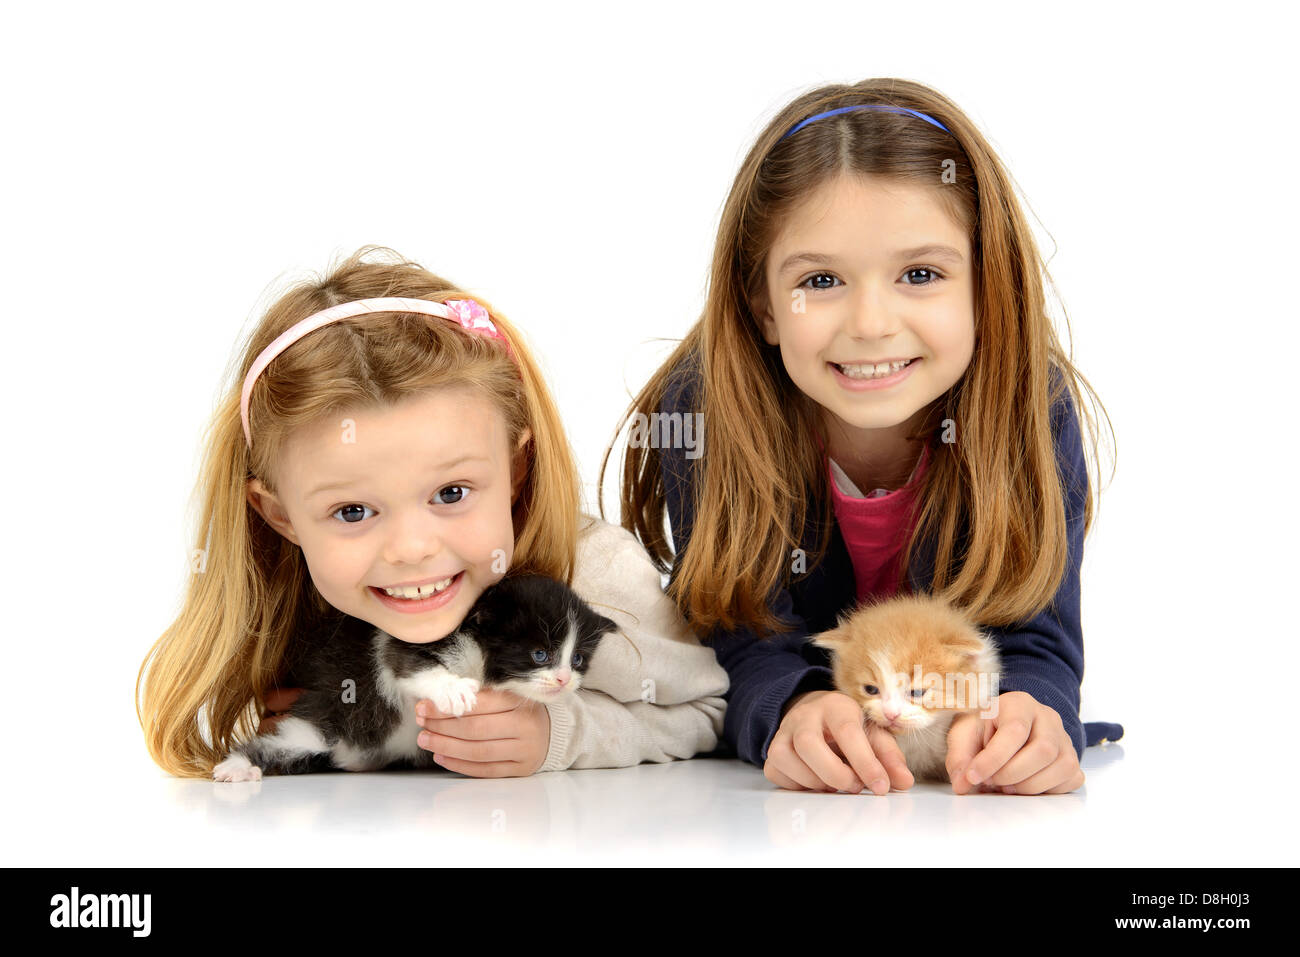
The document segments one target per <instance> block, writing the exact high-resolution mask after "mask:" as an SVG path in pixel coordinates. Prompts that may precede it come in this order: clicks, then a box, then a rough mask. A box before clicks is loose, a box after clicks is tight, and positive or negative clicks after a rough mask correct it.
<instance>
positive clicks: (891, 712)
mask: <svg viewBox="0 0 1300 957" xmlns="http://www.w3.org/2000/svg"><path fill="white" fill-rule="evenodd" d="M880 710H881V711H883V712H884V714H885V720H886V721H893V720H894V719H895V718H897V717H898V715H899V713H900V709H899V708H885V707H882V708H881V709H880Z"/></svg>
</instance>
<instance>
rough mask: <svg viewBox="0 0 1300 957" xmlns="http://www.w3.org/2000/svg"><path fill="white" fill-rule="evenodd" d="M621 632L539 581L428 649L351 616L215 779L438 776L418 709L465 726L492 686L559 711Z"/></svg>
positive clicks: (548, 581) (497, 587) (303, 660)
mask: <svg viewBox="0 0 1300 957" xmlns="http://www.w3.org/2000/svg"><path fill="white" fill-rule="evenodd" d="M617 628H618V626H617V625H616V624H615V623H614V622H613V621H611V620H610V619H608V618H606V617H604V616H603V615H600V614H597V613H596V612H595V611H593V610H592V609H591V608H590V607H588V606H587V604H586V603H585V602H584V601H583V600H582V599H581V598H579V597H578V595H577V594H576V593H575V592H574V591H573V590H572V589H570V588H568V587H567V586H566V585H564V584H563V583H562V582H558V581H556V580H555V579H553V578H547V577H545V576H542V575H520V576H518V577H507V578H503V579H501V580H500V581H499V582H497V583H496V584H494V585H491V586H490V587H488V588H487V589H485V590H484V592H483V594H482V595H480V596H479V599H478V601H476V602H475V603H474V607H473V608H471V609H470V612H469V614H468V615H466V617H465V620H464V621H463V622H462V623H461V625H460V627H459V628H457V629H456V630H455V631H454V632H452V633H451V634H450V635H448V636H447V637H446V638H443V639H441V640H439V641H435V642H430V643H428V644H412V643H409V642H405V641H402V640H400V639H398V638H394V637H393V636H392V635H390V634H388V633H387V632H385V631H382V630H380V629H378V628H376V627H375V626H374V625H371V624H369V623H368V622H365V621H363V620H361V619H359V618H353V617H351V616H344V619H343V621H342V622H341V623H340V625H339V627H338V628H337V629H335V630H334V634H332V635H331V636H330V637H329V638H327V639H326V640H325V641H323V642H321V643H320V644H318V645H312V646H310V648H308V649H307V650H305V651H304V652H303V653H302V655H301V657H300V659H299V660H298V661H297V662H296V663H295V665H294V666H293V668H292V674H293V679H292V681H293V684H294V686H296V687H302V688H303V689H304V690H303V693H302V694H301V695H300V696H299V697H298V699H297V700H296V701H294V703H293V706H292V707H291V708H290V709H289V711H288V712H286V713H285V715H284V717H282V718H280V720H279V722H278V723H277V725H276V727H275V729H274V730H273V731H272V732H269V733H267V734H262V735H258V736H257V737H256V738H254V739H253V740H251V741H249V742H248V743H247V744H244V745H241V746H240V747H238V748H236V749H235V750H234V751H233V752H231V754H230V755H229V756H228V757H227V758H226V759H225V760H224V761H222V762H221V763H220V764H218V765H217V766H216V767H215V768H213V769H212V777H213V779H214V780H216V781H256V780H259V779H260V778H261V777H262V774H263V772H265V773H267V774H301V773H303V772H308V771H319V770H329V769H331V768H342V769H344V770H346V771H373V770H377V769H379V768H384V767H389V766H390V765H403V766H407V767H411V766H414V767H422V768H424V767H429V768H431V767H437V765H436V764H435V763H434V761H433V755H432V754H431V753H430V752H428V751H426V750H425V749H424V748H421V747H420V746H419V745H418V744H417V743H416V739H417V738H418V736H419V734H420V731H421V730H422V729H421V727H420V725H419V724H417V723H416V720H417V719H416V715H415V703H416V702H417V701H419V700H420V699H422V698H428V699H429V700H431V701H432V702H433V703H434V704H436V705H437V706H438V708H439V709H440V710H442V711H444V712H450V713H452V714H454V715H457V716H459V715H462V714H464V713H465V712H467V711H469V710H470V709H471V708H473V707H474V700H475V695H476V693H477V692H478V690H479V689H480V688H483V687H489V688H497V689H501V690H504V691H511V692H513V693H515V694H517V695H519V696H520V697H522V698H528V699H530V700H532V701H537V702H540V703H543V704H545V703H546V702H548V701H554V700H556V699H557V697H559V696H561V695H565V694H572V693H573V692H574V691H576V690H577V689H578V687H580V685H581V684H582V677H583V675H585V674H586V672H587V668H588V667H589V665H590V663H591V657H592V655H593V654H594V653H595V651H596V647H597V646H598V645H599V643H600V641H601V639H602V638H603V637H604V636H605V635H606V634H608V633H609V632H612V631H615V630H617Z"/></svg>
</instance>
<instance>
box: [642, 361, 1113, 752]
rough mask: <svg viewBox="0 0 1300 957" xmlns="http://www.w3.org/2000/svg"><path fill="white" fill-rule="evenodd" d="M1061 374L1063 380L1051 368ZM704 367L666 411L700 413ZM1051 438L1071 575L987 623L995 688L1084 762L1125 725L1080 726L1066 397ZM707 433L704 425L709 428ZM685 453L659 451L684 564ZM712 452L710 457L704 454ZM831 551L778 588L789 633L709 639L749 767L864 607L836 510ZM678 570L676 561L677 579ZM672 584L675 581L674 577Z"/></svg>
mask: <svg viewBox="0 0 1300 957" xmlns="http://www.w3.org/2000/svg"><path fill="white" fill-rule="evenodd" d="M1053 374H1054V375H1059V374H1060V373H1059V372H1057V371H1056V370H1053ZM700 387H701V382H700V378H699V372H698V368H697V367H695V366H690V367H682V368H680V369H679V370H678V371H677V372H675V373H674V374H673V375H672V377H671V378H670V381H669V385H668V387H667V389H666V391H665V394H664V399H663V402H662V403H661V405H660V410H659V411H660V412H661V413H666V414H671V413H674V412H678V413H682V414H683V415H684V414H686V413H694V412H700V411H703V408H704V406H703V403H702V400H701V398H700ZM1052 431H1053V436H1054V438H1055V444H1056V455H1057V461H1058V465H1059V470H1060V471H1061V473H1062V474H1063V476H1064V478H1065V483H1066V484H1065V490H1066V492H1067V495H1066V501H1065V510H1066V524H1067V527H1068V530H1069V540H1070V547H1069V556H1068V560H1067V567H1066V572H1065V575H1064V577H1063V579H1062V581H1061V585H1060V588H1059V589H1058V590H1057V593H1056V596H1055V597H1054V598H1053V600H1052V603H1051V604H1050V605H1049V606H1048V607H1047V608H1045V609H1044V610H1043V611H1041V612H1040V613H1039V614H1037V615H1035V616H1034V617H1033V618H1030V619H1029V620H1027V621H1025V622H1023V623H1020V624H1018V625H1016V626H1015V627H1005V628H997V627H990V626H982V628H983V630H984V631H985V632H986V633H988V634H990V635H991V636H992V637H993V638H994V640H995V641H996V642H997V645H998V649H999V651H1000V653H1001V657H1002V669H1003V674H1002V677H1001V680H1000V681H999V685H998V690H999V691H1000V692H1007V691H1024V692H1027V693H1029V694H1031V695H1033V697H1034V699H1035V700H1037V701H1039V702H1041V703H1043V704H1045V705H1048V706H1049V707H1051V708H1053V709H1054V710H1055V711H1056V712H1057V713H1058V714H1059V715H1060V716H1061V721H1062V722H1063V723H1064V725H1065V730H1066V731H1067V732H1068V733H1069V735H1070V738H1071V740H1072V741H1073V742H1074V749H1075V751H1076V752H1077V753H1078V754H1079V756H1080V757H1082V755H1083V749H1084V747H1085V742H1086V744H1087V745H1093V744H1096V743H1097V742H1098V741H1100V740H1101V739H1102V738H1109V739H1110V740H1112V741H1113V740H1116V739H1118V738H1119V737H1120V736H1121V735H1122V734H1123V733H1124V729H1123V728H1122V727H1120V726H1119V725H1118V724H1110V723H1106V722H1090V723H1088V724H1086V725H1084V724H1082V723H1081V722H1080V720H1079V685H1080V684H1081V683H1082V681H1083V632H1082V630H1081V627H1080V623H1079V564H1080V562H1081V561H1082V558H1083V515H1084V513H1083V509H1084V501H1085V499H1084V496H1085V495H1086V489H1087V473H1086V471H1085V469H1086V466H1085V462H1084V457H1083V443H1082V441H1081V438H1080V432H1079V423H1078V419H1077V417H1076V416H1075V412H1074V407H1073V404H1072V402H1071V400H1070V394H1069V392H1068V390H1067V391H1066V392H1065V393H1064V399H1062V400H1060V401H1058V403H1057V404H1056V405H1055V406H1054V407H1053V409H1052ZM706 433H707V423H706ZM686 451H687V450H686V449H683V448H661V449H660V450H659V455H660V468H661V473H662V477H663V482H664V490H665V497H666V500H667V508H668V521H669V525H670V528H671V530H672V537H673V547H674V551H675V553H676V555H677V556H678V557H680V556H681V555H682V554H684V553H685V550H686V544H687V542H688V541H689V540H690V535H691V525H692V521H693V517H694V515H693V509H692V501H693V499H692V496H691V494H690V492H691V488H690V483H692V482H693V481H694V471H693V470H694V466H695V463H696V462H699V461H700V459H699V458H698V457H696V458H688V457H687V455H686ZM706 454H707V453H706ZM818 521H819V520H818V518H817V517H816V516H813V517H812V518H811V519H810V521H809V526H810V528H809V529H808V532H807V534H806V536H805V538H804V541H803V543H802V545H803V548H804V550H805V552H806V553H807V554H808V555H809V556H812V555H813V554H814V548H815V546H816V542H817V534H818V531H819V529H818V527H817V522H818ZM832 526H833V527H832V529H831V541H830V546H829V548H828V549H827V552H826V555H825V556H824V557H823V559H822V561H821V562H819V563H817V564H816V565H814V566H813V567H812V568H811V569H809V572H808V574H807V575H806V576H804V577H803V578H801V579H800V580H798V581H795V582H793V583H791V584H790V585H789V586H788V587H782V586H780V585H779V584H778V586H777V587H776V588H775V589H774V590H773V592H772V594H771V596H770V597H769V602H768V604H769V607H770V608H771V609H772V611H773V612H774V613H775V614H777V615H778V616H779V617H781V618H782V619H785V620H787V621H789V622H790V623H791V624H792V625H793V626H794V627H793V629H792V630H791V631H788V632H784V633H780V634H777V635H774V636H772V637H769V638H765V639H760V638H758V637H757V635H756V634H755V633H754V632H753V631H750V630H748V629H744V628H742V629H738V630H736V631H731V632H726V631H723V630H721V629H719V630H716V631H715V632H713V633H712V634H710V635H705V636H702V637H703V639H704V641H705V643H706V644H708V645H709V646H710V647H712V648H713V649H714V651H715V653H716V654H717V656H718V662H719V663H720V664H721V665H722V667H723V668H725V669H726V671H727V674H728V675H729V676H730V679H731V687H730V688H729V690H728V691H727V694H726V701H727V711H726V716H725V719H724V723H723V739H724V741H725V742H726V743H727V744H728V745H730V746H731V748H732V749H734V750H735V752H736V754H737V755H738V756H739V757H740V758H742V759H743V760H745V761H748V762H750V763H751V764H755V765H758V766H760V767H761V766H762V765H763V763H764V762H765V761H766V760H767V748H768V745H769V744H770V743H771V741H772V737H773V736H774V735H775V734H776V730H777V728H778V726H779V725H780V723H781V709H782V708H783V707H784V705H785V703H786V702H787V701H789V700H790V698H792V697H793V696H794V695H797V694H801V693H803V692H805V691H812V690H816V689H827V690H829V689H831V688H832V687H833V685H832V683H831V670H830V653H829V652H828V651H826V650H825V649H822V648H819V647H817V646H816V645H813V644H810V643H809V642H808V637H809V636H810V635H813V634H817V633H819V632H823V631H828V630H829V629H831V628H834V627H835V625H836V619H837V618H838V616H839V615H840V614H841V613H842V612H845V611H848V610H850V609H851V608H852V607H854V606H855V605H856V604H857V595H856V592H857V586H856V582H855V580H854V577H853V564H852V560H851V559H850V558H849V553H848V549H847V548H846V547H845V544H844V539H843V537H842V536H841V534H840V530H839V525H838V523H837V522H835V520H834V517H833V513H832ZM935 551H936V545H935V542H934V541H933V539H930V540H929V541H925V542H919V543H918V546H917V551H916V554H915V555H914V558H913V562H912V566H911V568H910V569H909V574H908V579H909V581H910V583H911V587H912V589H913V590H914V591H929V589H930V583H931V582H932V580H933V578H934V555H935ZM678 567H679V563H678V562H676V561H675V562H674V565H673V569H672V575H673V576H675V575H676V573H677V569H678ZM670 581H671V577H670Z"/></svg>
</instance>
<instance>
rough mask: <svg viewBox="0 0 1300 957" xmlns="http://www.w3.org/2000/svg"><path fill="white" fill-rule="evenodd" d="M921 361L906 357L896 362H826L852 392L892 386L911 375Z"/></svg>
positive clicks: (841, 383) (841, 382) (843, 385)
mask: <svg viewBox="0 0 1300 957" xmlns="http://www.w3.org/2000/svg"><path fill="white" fill-rule="evenodd" d="M920 361H921V360H920V359H904V360H902V361H901V362H896V363H838V362H828V363H826V364H827V365H828V366H830V367H831V369H832V371H833V372H834V373H835V377H836V378H837V379H838V380H839V383H840V385H841V386H842V387H843V388H845V389H848V390H849V391H851V392H865V391H868V390H871V389H888V388H892V387H893V386H895V385H897V384H898V383H900V382H902V381H903V380H904V379H906V378H907V377H908V376H909V375H911V374H912V370H913V369H914V368H916V366H917V365H918V364H919V363H920ZM882 369H883V370H884V371H883V373H882V371H881V370H882Z"/></svg>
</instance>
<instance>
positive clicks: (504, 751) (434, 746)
mask: <svg viewBox="0 0 1300 957" xmlns="http://www.w3.org/2000/svg"><path fill="white" fill-rule="evenodd" d="M417 743H418V744H419V745H420V747H422V748H424V750H426V751H432V752H433V753H434V754H437V755H439V756H440V757H441V756H443V755H445V756H447V757H450V758H456V759H457V760H460V761H474V762H476V763H480V764H481V763H484V762H491V761H513V760H515V758H516V757H518V755H519V742H518V741H514V740H505V741H502V740H494V741H464V740H461V739H460V738H451V737H448V736H447V735H445V734H437V733H435V732H433V731H421V732H420V736H419V738H418V739H417Z"/></svg>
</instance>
